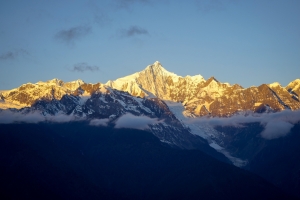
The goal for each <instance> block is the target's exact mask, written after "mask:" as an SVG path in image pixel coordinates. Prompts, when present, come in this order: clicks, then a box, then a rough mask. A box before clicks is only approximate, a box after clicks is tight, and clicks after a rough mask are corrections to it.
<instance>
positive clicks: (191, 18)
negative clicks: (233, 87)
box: [0, 0, 300, 89]
mask: <svg viewBox="0 0 300 200" xmlns="http://www.w3.org/2000/svg"><path fill="white" fill-rule="evenodd" d="M299 10H300V1H299V0H286V1H284V0H249V1H248V0H247V1H246V0H187V1H181V0H172V1H171V0H101V1H95V0H86V1H72V0H64V1H55V0H53V1H46V0H26V1H24V0H10V1H5V0H1V1H0V89H12V88H15V87H18V86H19V85H21V84H23V83H27V82H31V83H35V82H38V81H46V80H49V79H53V78H59V79H62V80H64V81H66V82H67V81H72V80H76V79H82V80H84V81H85V82H90V83H96V82H101V83H106V82H107V81H108V80H114V79H117V78H120V77H123V76H125V75H129V74H131V73H134V72H137V71H141V70H143V69H144V68H145V67H146V66H147V65H149V64H152V63H154V62H155V61H157V60H158V61H160V62H161V63H162V65H163V66H164V67H165V68H166V69H167V70H168V71H171V72H174V73H176V74H178V75H181V76H186V75H196V74H201V75H202V76H203V77H204V78H205V79H208V78H209V77H211V76H214V77H215V78H216V79H218V80H219V81H221V82H229V83H231V84H234V83H239V84H241V85H242V86H243V87H249V86H251V85H256V86H258V85H260V84H262V83H272V82H276V81H277V82H280V83H281V84H282V85H283V86H285V85H287V84H288V83H289V82H290V81H292V80H294V79H296V78H300V12H299Z"/></svg>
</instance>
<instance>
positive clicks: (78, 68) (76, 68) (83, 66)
mask: <svg viewBox="0 0 300 200" xmlns="http://www.w3.org/2000/svg"><path fill="white" fill-rule="evenodd" d="M99 69H100V68H99V67H98V66H92V65H88V64H87V63H84V62H83V63H77V64H75V65H73V68H72V69H71V71H73V72H85V71H92V72H93V71H99Z"/></svg>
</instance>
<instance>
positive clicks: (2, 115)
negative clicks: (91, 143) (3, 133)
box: [0, 110, 83, 124]
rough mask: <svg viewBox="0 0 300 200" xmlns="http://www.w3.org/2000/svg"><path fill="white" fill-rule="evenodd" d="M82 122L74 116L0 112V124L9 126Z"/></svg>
mask: <svg viewBox="0 0 300 200" xmlns="http://www.w3.org/2000/svg"><path fill="white" fill-rule="evenodd" d="M79 120H83V119H80V118H78V117H76V116H74V115H65V114H63V113H58V114H56V115H53V116H52V115H51V116H44V115H42V114H41V113H40V112H30V113H27V114H22V113H20V112H12V111H10V110H2V111H1V112H0V124H11V123H20V122H22V123H39V122H44V121H45V122H46V121H47V122H57V123H64V122H70V121H79Z"/></svg>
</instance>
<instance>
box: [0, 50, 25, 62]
mask: <svg viewBox="0 0 300 200" xmlns="http://www.w3.org/2000/svg"><path fill="white" fill-rule="evenodd" d="M24 55H29V53H28V51H26V50H24V49H17V50H14V51H7V52H5V53H2V54H0V60H14V59H16V58H17V57H19V56H24Z"/></svg>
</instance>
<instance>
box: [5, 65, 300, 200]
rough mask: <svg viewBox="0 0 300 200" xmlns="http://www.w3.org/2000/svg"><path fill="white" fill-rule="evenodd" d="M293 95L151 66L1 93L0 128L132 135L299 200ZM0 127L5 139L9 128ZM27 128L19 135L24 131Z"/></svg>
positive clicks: (294, 88) (275, 87)
mask: <svg viewBox="0 0 300 200" xmlns="http://www.w3.org/2000/svg"><path fill="white" fill-rule="evenodd" d="M299 95H300V79H296V80H294V81H292V82H291V83H289V84H288V85H287V86H286V87H283V86H281V85H280V84H279V83H277V82H275V83H271V84H262V85H260V86H258V87H255V86H252V87H250V88H243V87H242V86H240V85H238V84H234V85H230V84H229V83H221V82H219V81H218V80H217V79H216V78H215V77H211V78H209V79H207V80H205V79H204V78H203V77H202V76H201V75H196V76H186V77H181V76H178V75H176V74H174V73H172V72H169V71H167V70H166V69H164V68H163V66H162V65H161V64H160V63H159V62H158V61H156V62H155V63H154V64H152V65H149V66H147V67H146V68H145V69H144V70H142V71H141V72H137V73H134V74H132V75H129V76H126V77H123V78H119V79H117V80H114V81H108V82H107V83H105V84H104V83H95V84H92V83H85V82H84V81H82V80H76V81H72V82H63V81H62V80H59V79H52V80H49V81H46V82H42V81H40V82H37V83H35V84H32V83H27V84H23V85H21V86H20V87H18V88H15V89H12V90H6V91H3V90H2V91H0V124H15V125H14V126H15V127H20V126H22V124H23V123H24V122H25V123H29V124H32V123H34V124H36V123H38V124H44V123H46V124H47V123H49V124H53V123H54V124H57V123H67V124H68V123H75V124H76V123H78V124H85V127H97V128H99V129H101V130H106V129H105V127H107V128H108V129H109V130H123V129H130V130H133V129H135V130H136V129H138V130H141V131H146V132H148V133H151V134H152V135H154V136H155V137H156V138H158V140H159V141H160V142H161V143H162V144H164V145H167V146H170V147H172V148H174V149H181V150H197V151H201V152H203V153H205V154H206V155H208V156H210V157H213V158H214V159H217V160H219V161H221V162H222V163H226V165H227V164H233V165H235V166H237V167H240V168H244V169H246V170H248V171H250V172H253V173H256V174H258V175H260V176H262V177H263V178H265V179H266V180H268V181H270V182H271V183H272V184H274V185H275V186H277V187H279V188H281V189H282V190H284V191H285V192H287V193H289V194H291V195H295V196H298V197H300V193H299V191H300V175H299V169H300V163H299V162H298V161H297V160H299V158H300V153H299V152H300V151H297V150H298V149H299V148H298V145H297V144H298V143H297V142H299V140H300V138H299V136H298V135H299V133H300V129H299V124H300V112H299V108H300V102H299ZM86 124H87V125H88V126H86ZM1 126H2V128H1V129H2V130H5V131H6V132H7V131H8V132H9V130H10V129H13V128H12V127H10V126H4V125H1ZM47 126H48V125H47ZM53 126H54V125H53ZM55 126H56V125H55ZM28 127H29V126H25V127H24V130H25V128H26V130H28V131H27V132H30V129H28ZM42 127H44V125H42ZM67 127H68V128H69V126H67ZM88 129H89V128H88ZM19 130H21V129H18V131H19ZM45 130H46V129H45ZM58 130H59V129H55V131H54V132H56V133H58V134H59V135H61V134H63V133H61V132H57V131H58ZM66 130H67V129H66ZM35 132H36V131H35ZM46 132H48V129H47V131H46ZM125 132H126V131H125ZM3 137H4V136H3ZM5 137H6V136H5ZM18 137H19V136H18ZM47 137H48V136H47ZM8 140H9V139H8ZM26 141H27V140H26ZM22 145H25V146H27V145H29V143H28V144H27V143H26V144H22ZM299 150H300V149H299ZM271 152H277V153H278V155H280V156H278V157H276V156H274V155H272V153H271ZM91 155H92V154H91ZM273 163H277V165H276V166H273ZM279 163H285V164H279ZM291 166H292V167H291ZM271 167H272V170H270V168H271ZM287 172H288V173H287ZM166 180H167V179H166Z"/></svg>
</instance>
